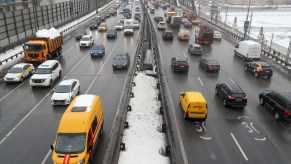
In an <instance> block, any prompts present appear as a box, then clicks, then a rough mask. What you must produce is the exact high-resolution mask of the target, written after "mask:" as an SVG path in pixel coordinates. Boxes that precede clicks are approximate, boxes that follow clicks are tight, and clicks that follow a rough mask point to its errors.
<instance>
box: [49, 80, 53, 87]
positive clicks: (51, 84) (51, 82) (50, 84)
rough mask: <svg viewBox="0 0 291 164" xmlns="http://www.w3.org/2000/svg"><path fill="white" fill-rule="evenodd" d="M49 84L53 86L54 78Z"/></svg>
mask: <svg viewBox="0 0 291 164" xmlns="http://www.w3.org/2000/svg"><path fill="white" fill-rule="evenodd" d="M49 86H50V87H51V86H53V81H52V79H51V80H50V83H49Z"/></svg>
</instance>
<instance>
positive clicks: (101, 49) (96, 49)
mask: <svg viewBox="0 0 291 164" xmlns="http://www.w3.org/2000/svg"><path fill="white" fill-rule="evenodd" d="M90 54H91V57H103V56H104V55H105V46H104V45H103V44H102V43H96V44H95V45H94V46H93V47H92V48H91V50H90Z"/></svg>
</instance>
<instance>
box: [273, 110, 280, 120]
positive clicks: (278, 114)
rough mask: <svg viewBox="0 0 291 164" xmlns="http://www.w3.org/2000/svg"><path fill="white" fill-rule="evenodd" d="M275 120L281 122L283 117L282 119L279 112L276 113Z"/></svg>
mask: <svg viewBox="0 0 291 164" xmlns="http://www.w3.org/2000/svg"><path fill="white" fill-rule="evenodd" d="M274 118H275V119H276V120H278V121H279V120H280V119H281V117H280V113H279V112H278V111H275V113H274Z"/></svg>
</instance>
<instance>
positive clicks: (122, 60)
mask: <svg viewBox="0 0 291 164" xmlns="http://www.w3.org/2000/svg"><path fill="white" fill-rule="evenodd" d="M129 65H130V56H129V53H127V52H118V53H117V54H116V55H115V57H114V58H113V62H112V67H113V69H114V70H115V69H127V68H128V67H129Z"/></svg>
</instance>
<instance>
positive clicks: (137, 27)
mask: <svg viewBox="0 0 291 164" xmlns="http://www.w3.org/2000/svg"><path fill="white" fill-rule="evenodd" d="M139 26H140V24H139V21H137V20H135V21H133V29H139Z"/></svg>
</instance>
